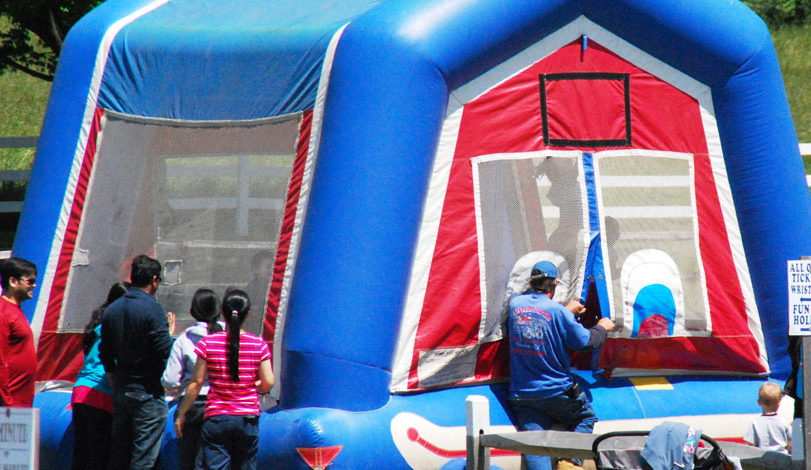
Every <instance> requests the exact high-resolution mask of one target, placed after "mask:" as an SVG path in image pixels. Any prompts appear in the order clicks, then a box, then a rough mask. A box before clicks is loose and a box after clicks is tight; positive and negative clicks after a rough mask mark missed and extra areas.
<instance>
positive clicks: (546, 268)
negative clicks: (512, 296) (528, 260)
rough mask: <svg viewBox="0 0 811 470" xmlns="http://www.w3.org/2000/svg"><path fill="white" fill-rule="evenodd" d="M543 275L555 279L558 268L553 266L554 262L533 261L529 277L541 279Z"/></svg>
mask: <svg viewBox="0 0 811 470" xmlns="http://www.w3.org/2000/svg"><path fill="white" fill-rule="evenodd" d="M545 277H548V278H551V279H557V277H558V268H557V267H556V266H555V263H553V262H551V261H538V262H537V263H535V266H533V267H532V271H531V275H530V279H533V280H535V279H543V278H545Z"/></svg>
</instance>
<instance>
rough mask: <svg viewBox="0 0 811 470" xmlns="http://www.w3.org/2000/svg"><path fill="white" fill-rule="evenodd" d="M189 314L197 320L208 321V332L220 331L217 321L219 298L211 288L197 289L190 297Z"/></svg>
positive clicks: (220, 327)
mask: <svg viewBox="0 0 811 470" xmlns="http://www.w3.org/2000/svg"><path fill="white" fill-rule="evenodd" d="M190 313H191V316H192V317H194V319H195V320H197V321H203V322H206V323H208V334H211V333H217V332H220V331H222V326H220V324H219V323H217V319H218V318H219V317H220V299H219V298H218V297H217V294H215V293H214V291H213V290H211V289H206V288H202V289H197V291H196V292H195V293H194V296H192V298H191V310H190Z"/></svg>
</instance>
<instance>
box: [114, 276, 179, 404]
mask: <svg viewBox="0 0 811 470" xmlns="http://www.w3.org/2000/svg"><path fill="white" fill-rule="evenodd" d="M171 349H172V336H171V335H170V334H169V322H168V320H167V319H166V313H165V312H164V311H163V307H161V306H160V304H159V303H158V301H157V300H155V298H154V297H152V296H151V295H150V294H149V293H148V292H146V291H145V290H143V289H139V288H136V287H133V288H130V290H129V291H127V293H126V294H124V295H123V296H122V297H121V298H120V299H118V300H116V301H115V302H113V303H112V304H110V306H108V307H107V309H106V310H105V311H104V316H103V317H102V321H101V342H100V343H99V355H100V356H101V362H102V364H104V370H105V371H107V372H113V373H115V388H116V390H123V387H124V386H126V385H131V384H137V385H140V386H142V387H143V389H144V390H145V391H146V392H148V393H151V394H152V395H154V396H163V386H162V385H161V375H163V369H164V368H165V367H166V360H167V359H168V358H169V352H170V351H171ZM114 391H115V390H114Z"/></svg>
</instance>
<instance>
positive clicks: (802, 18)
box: [743, 0, 811, 28]
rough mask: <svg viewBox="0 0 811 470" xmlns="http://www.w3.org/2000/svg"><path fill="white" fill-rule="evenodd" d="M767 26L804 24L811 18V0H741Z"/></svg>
mask: <svg viewBox="0 0 811 470" xmlns="http://www.w3.org/2000/svg"><path fill="white" fill-rule="evenodd" d="M743 3H744V4H745V5H746V6H748V7H749V8H751V9H752V10H753V11H754V12H755V13H757V14H758V15H759V16H760V17H761V18H763V21H765V22H766V24H768V25H769V27H771V28H774V27H779V26H783V25H799V24H805V23H807V22H808V20H809V19H811V18H810V17H811V0H743Z"/></svg>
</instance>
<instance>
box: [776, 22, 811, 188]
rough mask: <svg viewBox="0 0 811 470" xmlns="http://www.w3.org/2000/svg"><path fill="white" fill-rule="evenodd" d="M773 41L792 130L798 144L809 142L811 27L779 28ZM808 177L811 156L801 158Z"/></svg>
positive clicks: (810, 133)
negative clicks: (810, 52) (795, 133)
mask: <svg viewBox="0 0 811 470" xmlns="http://www.w3.org/2000/svg"><path fill="white" fill-rule="evenodd" d="M772 41H773V42H774V48H775V50H776V51H777V60H778V61H779V62H780V70H781V72H782V73H783V83H784V84H785V86H786V94H787V95H788V102H789V106H790V107H791V116H792V118H793V119H794V129H795V130H796V131H797V138H798V139H799V141H800V142H811V87H809V84H811V54H809V53H808V51H809V49H811V25H805V26H794V27H782V28H777V29H775V30H773V31H772ZM803 163H804V164H805V172H806V173H811V156H806V157H803Z"/></svg>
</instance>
